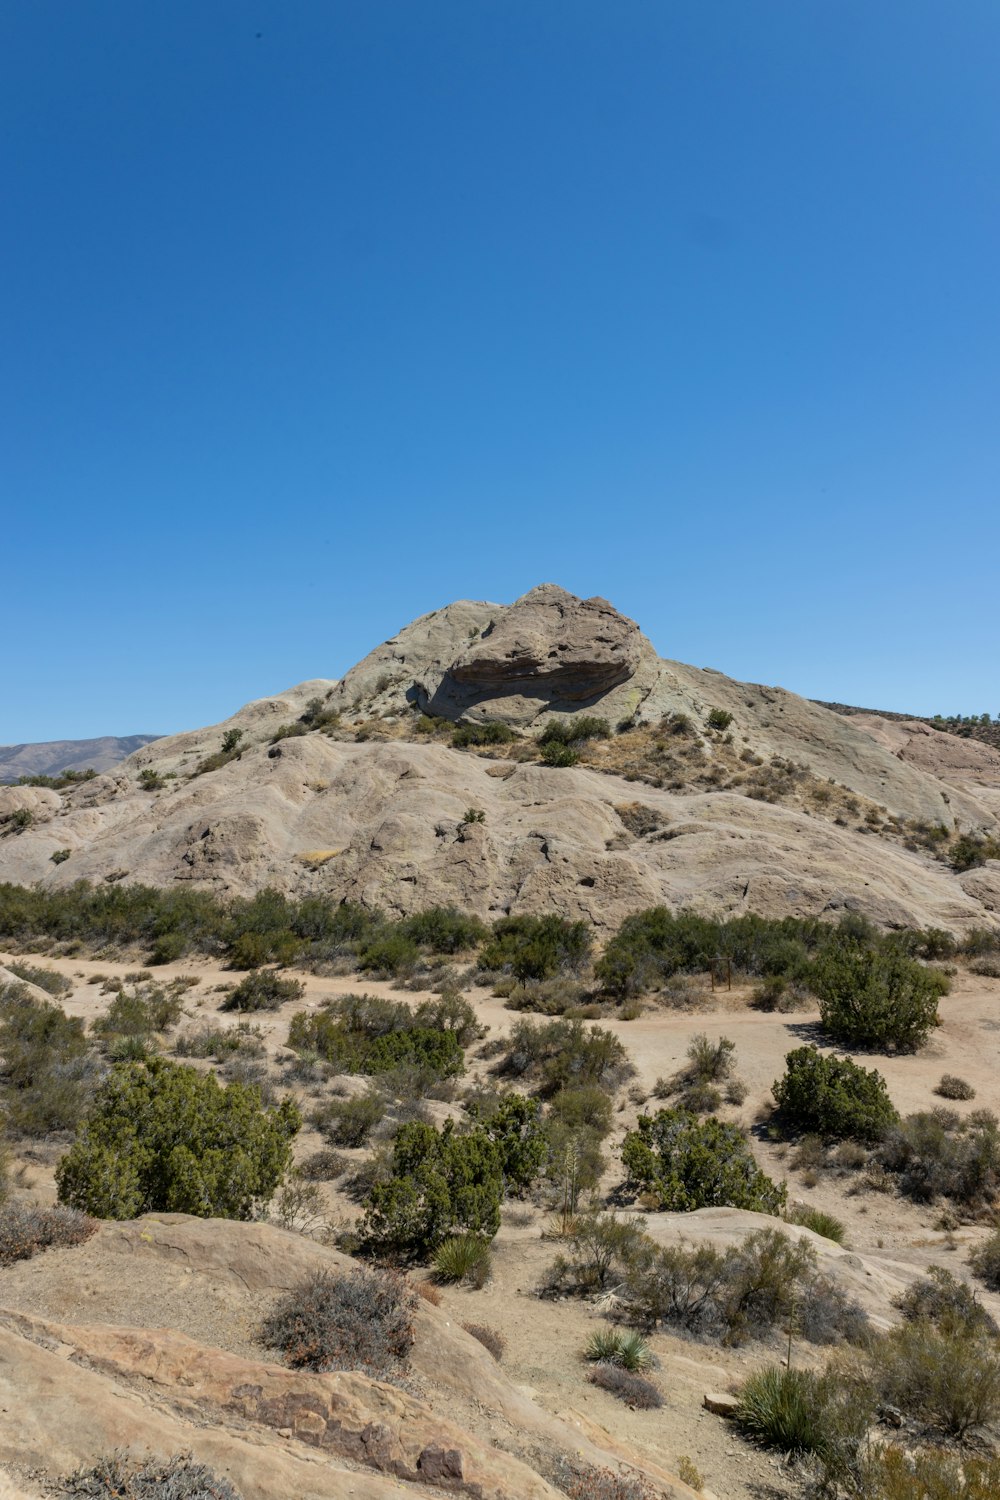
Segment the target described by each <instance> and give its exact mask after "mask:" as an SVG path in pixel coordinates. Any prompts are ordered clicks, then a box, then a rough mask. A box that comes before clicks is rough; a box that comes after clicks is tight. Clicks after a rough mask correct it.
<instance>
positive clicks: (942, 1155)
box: [877, 1108, 1000, 1209]
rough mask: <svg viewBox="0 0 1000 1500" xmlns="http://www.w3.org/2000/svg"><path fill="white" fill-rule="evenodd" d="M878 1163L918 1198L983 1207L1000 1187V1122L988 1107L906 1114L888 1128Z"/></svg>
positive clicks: (900, 1185)
mask: <svg viewBox="0 0 1000 1500" xmlns="http://www.w3.org/2000/svg"><path fill="white" fill-rule="evenodd" d="M877 1165H878V1166H880V1167H882V1168H883V1169H884V1170H886V1171H888V1172H890V1173H892V1174H893V1175H894V1177H895V1180H896V1183H897V1185H898V1187H899V1189H900V1191H901V1192H903V1193H906V1194H907V1195H908V1196H909V1197H911V1198H915V1199H916V1200H917V1201H918V1202H923V1203H927V1202H930V1201H931V1200H932V1199H934V1198H936V1197H939V1196H940V1197H945V1198H952V1199H953V1200H954V1201H955V1202H957V1203H960V1204H963V1205H965V1206H968V1207H970V1208H977V1209H978V1208H982V1207H984V1206H988V1205H989V1204H991V1203H992V1202H993V1201H994V1200H995V1198H996V1195H997V1192H998V1190H1000V1126H998V1122H997V1118H996V1116H995V1115H992V1114H990V1113H989V1112H988V1111H987V1110H974V1111H973V1112H972V1113H971V1114H969V1115H966V1116H965V1117H960V1116H959V1115H958V1114H957V1113H956V1112H955V1111H953V1110H946V1109H944V1108H940V1109H936V1110H931V1111H923V1112H919V1113H917V1114H913V1115H907V1116H906V1118H905V1119H904V1120H901V1121H900V1122H899V1124H898V1125H895V1126H893V1128H892V1129H891V1130H890V1131H889V1134H888V1135H887V1137H886V1139H885V1141H884V1142H883V1143H882V1145H881V1147H880V1148H879V1150H878V1154H877Z"/></svg>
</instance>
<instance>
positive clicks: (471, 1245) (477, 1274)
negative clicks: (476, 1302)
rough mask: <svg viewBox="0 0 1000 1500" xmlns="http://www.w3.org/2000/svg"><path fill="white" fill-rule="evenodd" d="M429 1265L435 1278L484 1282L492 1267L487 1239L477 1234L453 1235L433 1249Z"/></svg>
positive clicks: (473, 1283)
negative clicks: (431, 1262) (431, 1264)
mask: <svg viewBox="0 0 1000 1500" xmlns="http://www.w3.org/2000/svg"><path fill="white" fill-rule="evenodd" d="M433 1266H434V1275H435V1276H436V1277H437V1279H438V1281H451V1282H459V1281H467V1282H469V1283H471V1285H472V1286H475V1287H481V1286H485V1285H486V1283H487V1281H488V1280H489V1279H490V1271H491V1270H492V1268H493V1257H492V1255H491V1254H490V1246H489V1241H488V1240H484V1239H483V1238H482V1236H481V1235H478V1234H456V1235H453V1236H452V1237H451V1239H447V1240H443V1241H442V1242H441V1244H440V1245H439V1246H438V1247H437V1249H436V1250H435V1252H434V1261H433Z"/></svg>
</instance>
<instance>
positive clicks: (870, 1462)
mask: <svg viewBox="0 0 1000 1500" xmlns="http://www.w3.org/2000/svg"><path fill="white" fill-rule="evenodd" d="M851 1478H852V1480H853V1485H852V1488H851V1491H850V1493H851V1494H852V1495H857V1496H859V1497H863V1500H995V1497H996V1496H997V1495H1000V1458H995V1457H990V1456H983V1457H980V1456H973V1455H972V1454H970V1453H968V1452H967V1451H964V1452H962V1453H961V1454H955V1453H948V1452H945V1451H943V1450H941V1449H928V1448H922V1449H919V1450H918V1451H917V1452H915V1453H913V1452H907V1451H904V1450H903V1449H902V1448H899V1447H896V1446H895V1444H891V1443H890V1444H886V1445H884V1446H883V1445H881V1444H872V1445H871V1446H870V1447H868V1448H866V1449H865V1451H864V1453H863V1455H862V1456H861V1458H860V1460H859V1462H858V1464H857V1466H856V1469H855V1472H854V1473H852V1475H851Z"/></svg>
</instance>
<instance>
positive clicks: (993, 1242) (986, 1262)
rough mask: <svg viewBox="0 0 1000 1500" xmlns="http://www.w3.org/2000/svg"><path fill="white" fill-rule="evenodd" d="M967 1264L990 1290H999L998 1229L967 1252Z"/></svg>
mask: <svg viewBox="0 0 1000 1500" xmlns="http://www.w3.org/2000/svg"><path fill="white" fill-rule="evenodd" d="M969 1265H970V1266H971V1267H972V1269H973V1270H974V1271H975V1273H976V1275H977V1276H978V1277H979V1279H980V1280H981V1281H985V1283H986V1285H987V1286H988V1287H989V1289H990V1291H992V1292H1000V1229H998V1230H996V1231H995V1232H994V1233H993V1234H991V1235H990V1237H989V1239H988V1240H983V1242H982V1244H981V1245H976V1247H975V1248H974V1249H973V1250H971V1251H970V1252H969Z"/></svg>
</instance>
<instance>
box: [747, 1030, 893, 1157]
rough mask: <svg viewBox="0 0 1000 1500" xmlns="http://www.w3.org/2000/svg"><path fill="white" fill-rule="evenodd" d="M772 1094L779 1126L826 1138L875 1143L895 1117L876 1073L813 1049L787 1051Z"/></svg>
mask: <svg viewBox="0 0 1000 1500" xmlns="http://www.w3.org/2000/svg"><path fill="white" fill-rule="evenodd" d="M771 1092H772V1094H773V1095H774V1100H775V1103H776V1104H777V1106H778V1112H779V1114H780V1116H781V1119H782V1122H783V1123H784V1124H787V1125H788V1126H789V1127H790V1128H791V1129H792V1130H795V1131H801V1132H803V1133H809V1134H815V1135H819V1136H822V1137H823V1138H824V1139H825V1140H836V1141H840V1140H854V1141H879V1140H881V1139H882V1138H883V1137H884V1136H885V1134H886V1132H887V1131H888V1129H889V1127H890V1126H891V1125H893V1124H895V1122H896V1121H897V1120H898V1119H899V1116H898V1114H897V1113H896V1110H895V1109H894V1107H893V1104H892V1100H891V1099H890V1098H889V1093H888V1090H887V1089H886V1086H885V1079H884V1078H883V1077H882V1075H881V1073H878V1072H876V1071H875V1070H874V1069H871V1070H869V1069H867V1068H861V1067H859V1066H858V1065H857V1064H856V1063H853V1062H852V1061H851V1060H850V1058H848V1057H824V1056H823V1054H822V1053H821V1052H820V1051H819V1050H818V1048H816V1047H813V1046H808V1047H797V1048H796V1049H795V1050H794V1051H793V1052H789V1053H788V1056H787V1057H786V1058H785V1076H784V1077H783V1078H779V1079H778V1081H777V1083H775V1084H774V1085H773V1086H772V1089H771Z"/></svg>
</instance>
